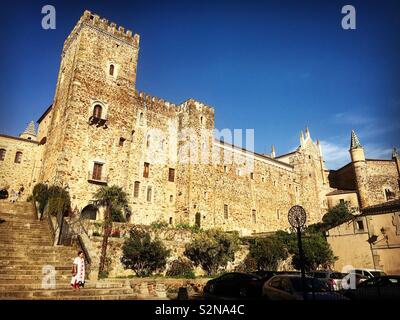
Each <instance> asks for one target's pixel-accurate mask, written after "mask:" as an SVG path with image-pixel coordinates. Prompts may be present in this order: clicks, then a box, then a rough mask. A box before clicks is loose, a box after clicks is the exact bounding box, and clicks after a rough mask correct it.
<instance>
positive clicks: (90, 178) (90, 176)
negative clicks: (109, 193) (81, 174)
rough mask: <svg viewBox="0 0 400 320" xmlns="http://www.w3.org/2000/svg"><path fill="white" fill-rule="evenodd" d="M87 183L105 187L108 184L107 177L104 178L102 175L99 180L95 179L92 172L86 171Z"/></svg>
mask: <svg viewBox="0 0 400 320" xmlns="http://www.w3.org/2000/svg"><path fill="white" fill-rule="evenodd" d="M88 182H89V183H93V184H99V185H107V184H108V176H106V177H104V176H103V175H102V176H101V178H100V179H98V178H97V177H94V176H93V172H91V171H88Z"/></svg>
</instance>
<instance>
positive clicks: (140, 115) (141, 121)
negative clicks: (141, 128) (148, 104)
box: [139, 112, 143, 125]
mask: <svg viewBox="0 0 400 320" xmlns="http://www.w3.org/2000/svg"><path fill="white" fill-rule="evenodd" d="M139 124H140V125H143V112H141V113H140V114H139Z"/></svg>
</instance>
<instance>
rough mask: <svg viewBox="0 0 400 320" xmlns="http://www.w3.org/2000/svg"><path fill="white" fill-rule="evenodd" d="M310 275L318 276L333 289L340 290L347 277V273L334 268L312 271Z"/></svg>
mask: <svg viewBox="0 0 400 320" xmlns="http://www.w3.org/2000/svg"><path fill="white" fill-rule="evenodd" d="M309 275H310V276H311V277H313V278H317V279H319V280H321V281H324V282H326V283H327V284H328V286H329V287H330V288H331V290H333V291H339V290H340V289H342V279H343V278H344V277H345V275H346V274H345V273H341V272H337V271H332V270H319V271H311V272H309Z"/></svg>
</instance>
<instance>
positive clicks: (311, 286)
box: [263, 274, 348, 300]
mask: <svg viewBox="0 0 400 320" xmlns="http://www.w3.org/2000/svg"><path fill="white" fill-rule="evenodd" d="M305 291H306V296H305V297H304V292H303V285H302V278H301V276H299V275H283V274H282V275H277V276H274V277H272V278H271V279H269V280H268V281H267V282H265V284H264V286H263V297H265V298H266V299H269V300H304V298H306V299H307V300H348V299H347V298H346V297H344V296H343V295H341V294H339V293H337V292H333V291H331V289H330V288H329V286H328V284H327V283H326V282H324V281H321V280H319V279H317V278H312V277H308V276H307V277H306V278H305Z"/></svg>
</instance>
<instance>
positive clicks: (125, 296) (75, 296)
mask: <svg viewBox="0 0 400 320" xmlns="http://www.w3.org/2000/svg"><path fill="white" fill-rule="evenodd" d="M71 291H72V290H71ZM2 299H7V300H26V298H14V297H13V298H10V297H7V298H2V297H1V296H0V300H2ZM44 299H45V300H137V299H138V296H137V295H136V294H134V293H133V294H123V295H101V296H97V295H96V296H80V295H79V293H77V294H75V293H73V292H72V294H71V295H64V296H54V297H46V298H41V297H33V298H30V299H29V300H44Z"/></svg>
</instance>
